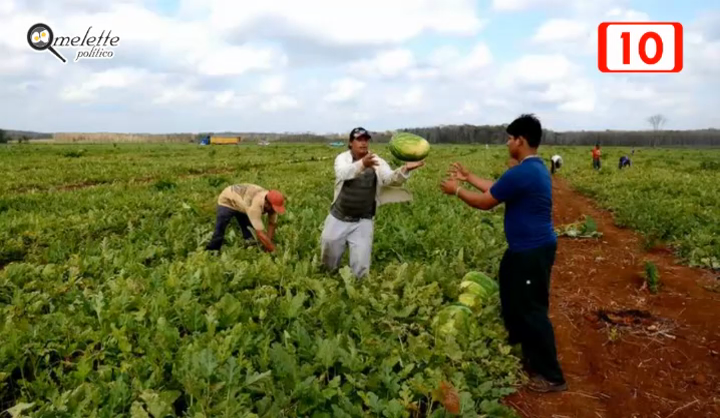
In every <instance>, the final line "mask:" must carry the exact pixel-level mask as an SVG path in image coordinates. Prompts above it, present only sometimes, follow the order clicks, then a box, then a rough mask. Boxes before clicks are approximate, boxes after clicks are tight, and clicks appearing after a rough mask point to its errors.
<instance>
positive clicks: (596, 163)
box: [593, 158, 600, 170]
mask: <svg viewBox="0 0 720 418" xmlns="http://www.w3.org/2000/svg"><path fill="white" fill-rule="evenodd" d="M593 168H594V169H596V170H600V159H598V158H593Z"/></svg>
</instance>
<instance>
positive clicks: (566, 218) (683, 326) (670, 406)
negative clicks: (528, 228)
mask: <svg viewBox="0 0 720 418" xmlns="http://www.w3.org/2000/svg"><path fill="white" fill-rule="evenodd" d="M553 195H554V204H555V213H554V218H555V223H556V225H562V224H567V223H572V222H576V221H578V220H579V219H580V218H582V216H583V215H589V216H592V217H593V218H594V219H595V221H596V222H597V224H598V229H599V230H600V231H601V232H602V233H603V234H604V235H603V237H602V238H600V239H599V240H591V239H585V240H577V239H571V238H564V237H562V238H560V242H559V246H558V256H557V263H556V268H555V270H554V272H553V277H552V290H551V292H552V293H551V301H550V304H551V307H550V316H551V319H552V321H553V325H554V326H555V333H556V339H557V343H558V352H559V356H560V363H561V364H562V366H563V369H564V371H565V374H566V378H567V380H568V384H569V390H568V391H567V392H563V393H555V394H534V393H532V392H528V391H527V390H525V389H523V390H521V391H520V392H519V393H517V394H514V395H512V396H511V397H508V398H507V399H506V401H505V403H506V404H508V405H509V406H512V407H514V408H515V409H516V410H517V411H518V412H519V413H520V414H521V415H522V416H523V417H525V418H530V417H533V418H534V417H538V418H540V417H542V418H565V417H567V418H584V417H593V418H605V417H607V418H610V417H623V418H635V417H637V418H640V417H643V418H644V417H648V418H651V417H652V418H655V417H657V418H667V417H676V418H690V417H692V418H695V417H697V418H714V417H720V293H714V292H711V291H708V290H706V289H704V288H703V287H702V286H703V285H713V284H716V283H717V282H718V278H717V275H713V274H712V272H710V271H707V270H700V269H691V268H688V267H683V266H680V265H677V264H676V263H675V260H674V257H673V256H672V254H671V253H670V252H668V251H654V252H653V253H649V254H648V253H646V252H644V251H643V250H642V248H641V240H640V239H639V237H638V235H637V234H636V233H634V232H632V231H630V230H626V229H620V228H617V227H616V226H614V223H613V220H612V216H611V215H610V214H609V213H608V212H605V211H602V210H599V209H598V208H597V206H596V205H595V204H594V202H592V201H591V200H590V199H587V198H585V197H583V196H581V195H579V194H578V193H576V192H574V191H573V190H571V189H570V187H569V186H568V184H567V183H566V182H565V181H564V180H562V179H559V178H557V179H556V180H555V184H554V185H553ZM645 260H651V261H653V262H654V263H655V264H656V265H657V267H658V270H659V273H660V279H661V281H662V283H663V287H662V288H661V290H660V292H659V293H658V294H656V295H653V294H651V293H650V292H648V291H647V290H645V289H642V285H643V276H642V275H643V270H644V261H645ZM601 310H604V311H609V313H606V314H605V315H603V314H601V313H600V312H601ZM623 311H631V312H630V314H629V315H627V316H623V315H621V314H619V313H622V312H623ZM613 312H614V313H613Z"/></svg>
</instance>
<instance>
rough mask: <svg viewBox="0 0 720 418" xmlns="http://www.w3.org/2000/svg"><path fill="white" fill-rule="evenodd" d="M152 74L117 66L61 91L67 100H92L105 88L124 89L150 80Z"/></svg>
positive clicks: (156, 77) (63, 97) (62, 97)
mask: <svg viewBox="0 0 720 418" xmlns="http://www.w3.org/2000/svg"><path fill="white" fill-rule="evenodd" d="M150 78H155V79H158V78H162V76H151V75H150V74H149V73H148V72H147V71H144V70H140V69H137V68H115V69H111V70H107V71H102V72H98V73H94V74H91V75H90V76H89V77H88V78H87V79H86V80H85V81H83V82H81V83H79V84H77V85H69V86H67V87H65V88H64V89H63V90H62V91H61V92H60V97H61V99H63V100H66V101H90V100H92V99H95V98H96V97H98V94H99V92H100V90H103V89H122V88H128V87H132V86H134V85H138V84H139V83H140V82H141V81H149V79H150Z"/></svg>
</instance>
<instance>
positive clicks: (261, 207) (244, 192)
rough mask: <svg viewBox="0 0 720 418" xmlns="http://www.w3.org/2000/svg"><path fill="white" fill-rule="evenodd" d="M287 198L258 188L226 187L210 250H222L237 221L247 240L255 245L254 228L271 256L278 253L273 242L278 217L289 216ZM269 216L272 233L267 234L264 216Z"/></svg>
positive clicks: (269, 229) (219, 206)
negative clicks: (229, 229)
mask: <svg viewBox="0 0 720 418" xmlns="http://www.w3.org/2000/svg"><path fill="white" fill-rule="evenodd" d="M284 204H285V198H284V197H283V195H282V193H280V192H279V191H277V190H266V189H264V188H262V187H260V186H257V185H254V184H247V183H244V184H236V185H233V186H228V187H226V188H225V189H224V190H223V191H222V193H220V196H219V197H218V201H217V221H216V223H215V232H214V233H213V236H212V239H211V240H210V243H209V244H208V245H207V247H206V249H207V250H219V249H220V247H222V245H223V241H224V239H225V230H226V229H227V226H228V224H229V223H230V221H231V220H232V219H233V218H235V219H237V221H238V223H239V224H240V230H241V231H242V234H243V238H245V241H246V242H252V240H253V235H252V233H251V232H250V227H252V228H253V229H254V230H255V233H256V235H257V237H258V239H259V240H260V242H261V243H262V245H263V247H264V248H265V250H266V251H268V252H273V251H275V245H274V244H273V242H272V239H273V235H274V234H275V227H276V226H277V217H278V215H282V214H283V213H285V206H284ZM264 213H266V214H268V229H267V232H265V226H264V225H263V221H262V215H263V214H264Z"/></svg>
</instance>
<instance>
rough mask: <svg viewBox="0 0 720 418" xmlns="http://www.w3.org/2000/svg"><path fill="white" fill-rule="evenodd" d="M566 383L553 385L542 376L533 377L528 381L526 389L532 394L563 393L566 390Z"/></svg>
mask: <svg viewBox="0 0 720 418" xmlns="http://www.w3.org/2000/svg"><path fill="white" fill-rule="evenodd" d="M567 388H568V387H567V383H566V382H563V383H553V382H551V381H549V380H547V379H545V378H544V377H542V376H539V375H538V376H534V377H532V378H531V379H530V383H529V384H528V389H530V390H532V391H533V392H540V393H548V392H563V391H566V390H567Z"/></svg>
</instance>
